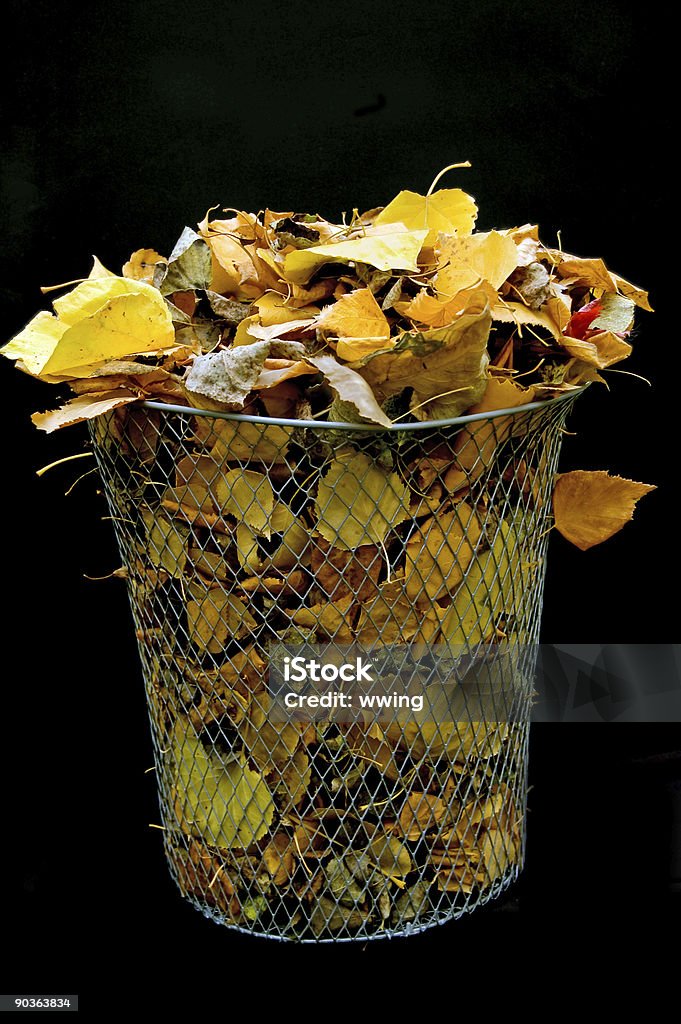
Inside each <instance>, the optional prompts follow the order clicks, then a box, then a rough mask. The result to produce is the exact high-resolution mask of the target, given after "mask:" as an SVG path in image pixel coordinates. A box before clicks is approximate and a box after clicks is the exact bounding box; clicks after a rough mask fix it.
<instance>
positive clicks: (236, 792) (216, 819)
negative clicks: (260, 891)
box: [171, 718, 275, 850]
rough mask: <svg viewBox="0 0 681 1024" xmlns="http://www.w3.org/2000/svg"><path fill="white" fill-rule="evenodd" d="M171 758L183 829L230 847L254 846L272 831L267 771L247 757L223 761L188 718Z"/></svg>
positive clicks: (174, 741)
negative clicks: (260, 771)
mask: <svg viewBox="0 0 681 1024" xmlns="http://www.w3.org/2000/svg"><path fill="white" fill-rule="evenodd" d="M171 758H172V761H173V764H174V769H175V773H176V783H175V804H174V806H175V814H176V816H177V819H178V823H179V825H180V828H181V829H182V831H183V832H189V833H190V834H192V835H198V836H199V837H200V838H202V839H203V840H204V842H206V843H207V844H208V845H209V846H217V847H219V848H221V849H227V850H230V849H234V848H241V849H245V848H247V847H249V846H250V845H251V844H252V843H254V842H257V841H258V840H259V839H261V838H262V837H263V836H264V835H265V833H266V832H267V831H268V830H269V827H270V825H271V824H272V819H273V817H274V810H275V806H274V801H273V799H272V795H271V793H270V791H269V789H268V787H267V784H266V783H265V781H264V779H263V778H262V776H261V775H259V774H258V773H257V772H254V771H252V770H251V769H250V768H248V767H247V765H246V764H245V763H244V762H243V760H242V759H236V758H233V759H231V760H229V761H222V760H221V759H220V758H219V757H218V756H217V754H214V753H211V752H209V751H208V750H207V749H206V748H205V747H204V745H203V744H202V743H201V741H200V740H199V738H198V737H197V735H196V733H195V731H194V729H193V727H192V726H191V724H190V723H188V722H186V721H185V720H183V719H182V718H178V719H177V721H176V723H175V730H174V733H173V736H172V740H171Z"/></svg>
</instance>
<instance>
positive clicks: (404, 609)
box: [357, 577, 440, 645]
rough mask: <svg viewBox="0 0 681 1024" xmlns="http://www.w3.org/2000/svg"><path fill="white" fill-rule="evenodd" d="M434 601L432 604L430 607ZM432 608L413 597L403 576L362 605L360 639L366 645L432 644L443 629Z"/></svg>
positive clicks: (358, 632) (358, 631) (359, 624)
mask: <svg viewBox="0 0 681 1024" xmlns="http://www.w3.org/2000/svg"><path fill="white" fill-rule="evenodd" d="M430 603H431V602H430V601H429V602H428V604H430ZM439 625H440V624H439V620H438V618H437V615H436V613H435V611H434V610H433V608H432V607H429V606H428V605H426V603H425V602H423V607H420V608H419V607H417V602H416V601H414V599H413V597H410V596H409V594H408V593H407V590H406V588H405V585H404V579H403V578H402V577H400V578H397V579H392V580H391V581H390V583H382V584H381V585H380V586H379V588H378V593H377V594H376V595H375V597H373V598H371V599H369V600H368V601H366V603H364V604H362V611H361V614H360V617H359V621H358V623H357V640H358V641H359V643H362V644H366V645H368V644H374V643H380V644H397V643H405V642H407V641H409V642H413V643H417V644H418V643H424V644H425V643H429V642H430V641H432V640H433V638H434V636H435V634H436V633H437V631H438V629H439Z"/></svg>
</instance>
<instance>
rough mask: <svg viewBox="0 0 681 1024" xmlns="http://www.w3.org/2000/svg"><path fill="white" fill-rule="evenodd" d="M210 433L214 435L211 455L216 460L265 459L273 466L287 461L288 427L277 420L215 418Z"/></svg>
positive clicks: (249, 460) (289, 431) (256, 460)
mask: <svg viewBox="0 0 681 1024" xmlns="http://www.w3.org/2000/svg"><path fill="white" fill-rule="evenodd" d="M212 434H213V436H214V437H215V438H216V440H215V444H214V445H213V447H212V449H211V453H210V454H211V457H212V458H213V459H215V460H216V462H218V463H222V462H224V461H225V459H239V460H240V461H244V462H264V463H265V464H266V465H272V464H273V463H275V462H285V461H286V449H287V447H288V444H289V442H290V440H291V428H288V427H280V426H278V425H277V424H276V423H248V422H243V423H240V422H236V421H231V420H217V419H216V420H214V421H213V424H212Z"/></svg>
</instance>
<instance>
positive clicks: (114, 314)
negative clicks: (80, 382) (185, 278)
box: [3, 277, 175, 377]
mask: <svg viewBox="0 0 681 1024" xmlns="http://www.w3.org/2000/svg"><path fill="white" fill-rule="evenodd" d="M54 308H55V310H56V311H57V314H58V315H57V316H56V317H54V316H51V315H50V314H49V313H46V312H42V313H38V315H37V316H36V317H34V318H33V320H32V321H31V322H30V323H29V324H28V326H27V327H25V328H24V330H23V331H21V332H20V333H19V334H18V335H17V336H16V337H15V338H14V339H13V340H12V341H11V342H10V343H9V345H7V346H6V347H5V348H4V350H3V355H6V356H8V357H9V358H13V359H21V361H22V363H23V364H24V365H25V366H26V369H27V370H28V371H29V372H30V373H33V374H35V375H37V376H41V377H42V376H48V375H61V376H69V375H75V374H73V373H72V371H77V370H80V369H81V368H82V367H87V366H91V365H92V364H94V363H98V362H102V361H104V360H107V359H120V358H123V357H125V356H130V355H134V354H136V353H138V352H140V353H141V352H150V351H157V350H159V349H166V348H171V347H172V346H174V345H175V331H174V329H173V323H172V319H171V315H170V311H169V310H168V307H167V305H166V303H165V301H164V300H163V298H162V296H161V294H160V292H158V291H157V290H156V289H155V288H152V287H151V285H148V284H146V282H144V281H131V280H126V278H123V277H101V278H95V279H88V280H86V281H83V282H82V283H81V284H79V285H78V286H77V287H76V288H74V289H73V291H71V292H69V293H67V294H66V295H64V296H62V297H61V298H60V299H56V300H55V302H54Z"/></svg>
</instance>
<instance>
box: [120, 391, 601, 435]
mask: <svg viewBox="0 0 681 1024" xmlns="http://www.w3.org/2000/svg"><path fill="white" fill-rule="evenodd" d="M588 387H589V385H588V384H583V385H582V386H581V387H579V388H575V389H574V390H573V391H567V392H566V393H565V394H563V395H557V396H556V397H555V398H545V399H544V400H543V401H540V402H527V403H526V404H525V405H516V406H514V407H513V408H511V409H492V410H490V411H489V412H474V413H469V414H468V415H466V416H455V417H454V418H453V419H445V420H419V422H418V423H391V425H390V426H389V427H384V426H382V425H381V424H380V423H345V422H340V421H335V420H290V419H283V418H282V417H278V416H250V415H247V414H246V413H238V412H219V411H218V410H212V409H196V408H193V407H192V406H188V405H173V404H171V403H169V402H154V401H151V400H147V401H144V402H142V403H140V404H141V405H142V406H143V407H144V408H146V409H156V410H158V411H159V412H165V413H182V414H183V415H185V416H210V417H212V418H214V419H221V420H231V421H235V422H237V423H257V424H261V425H262V424H264V425H268V426H275V427H295V428H298V429H300V428H301V427H302V428H305V429H313V430H352V431H355V432H357V431H370V432H372V433H375V432H387V433H390V432H393V431H411V430H437V429H441V428H443V427H459V426H465V425H466V424H467V423H476V422H479V421H480V420H493V419H497V418H499V417H500V416H517V415H518V414H519V413H523V412H536V411H537V410H538V409H546V408H548V407H549V406H553V405H557V404H559V403H562V402H566V401H568V400H569V399H572V398H577V397H578V396H579V395H581V394H583V393H584V392H585V391H586V389H587V388H588Z"/></svg>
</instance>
